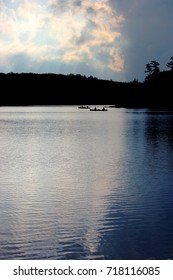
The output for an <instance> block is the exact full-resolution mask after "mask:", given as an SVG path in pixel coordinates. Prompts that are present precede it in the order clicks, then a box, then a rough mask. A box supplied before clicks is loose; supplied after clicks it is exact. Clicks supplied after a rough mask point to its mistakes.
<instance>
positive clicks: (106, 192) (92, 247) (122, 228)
mask: <svg viewBox="0 0 173 280" xmlns="http://www.w3.org/2000/svg"><path fill="white" fill-rule="evenodd" d="M172 201H173V115H172V112H162V111H151V110H150V111H149V110H133V109H115V108H109V109H108V111H107V112H90V111H89V110H79V109H78V108H77V107H76V106H69V107H68V106H66V107H65V106H59V107H18V108H17V107H1V108H0V259H75V260H77V259H168V258H169V259H172V258H173V203H172Z"/></svg>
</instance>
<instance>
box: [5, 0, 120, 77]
mask: <svg viewBox="0 0 173 280" xmlns="http://www.w3.org/2000/svg"><path fill="white" fill-rule="evenodd" d="M124 20H125V19H124V17H123V16H122V15H121V14H117V13H116V11H115V9H112V7H111V5H110V4H109V1H108V0H83V1H81V0H66V1H64V0H47V1H46V0H43V1H40V0H37V1H33V0H30V1H29V0H23V1H22V0H11V1H10V0H8V1H3V0H0V41H1V44H0V71H2V72H8V71H18V72H21V71H33V72H34V71H37V70H38V69H39V70H40V71H43V72H44V71H48V70H49V69H51V63H52V65H53V68H52V69H54V70H55V69H56V70H55V71H56V72H60V70H61V69H62V64H63V63H64V64H65V65H66V67H67V66H68V65H69V69H72V68H73V65H74V66H75V69H76V71H77V69H78V65H79V68H81V65H86V66H87V67H88V68H87V69H90V70H91V71H92V69H93V70H94V71H95V72H97V71H98V73H99V74H100V75H101V73H102V72H105V71H110V72H122V71H123V69H124V58H123V38H122V34H121V25H122V24H123V23H124ZM45 65H46V66H48V65H49V67H47V69H46V68H45ZM55 65H56V67H55ZM42 66H43V68H42V70H41V67H42ZM60 66H61V68H60ZM86 74H87V73H86ZM88 74H89V73H88Z"/></svg>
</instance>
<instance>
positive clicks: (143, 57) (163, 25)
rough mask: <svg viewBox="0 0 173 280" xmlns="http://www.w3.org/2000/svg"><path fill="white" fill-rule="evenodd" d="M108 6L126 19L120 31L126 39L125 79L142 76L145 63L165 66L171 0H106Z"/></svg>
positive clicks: (172, 20) (170, 45) (172, 41)
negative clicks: (157, 63) (154, 62)
mask: <svg viewBox="0 0 173 280" xmlns="http://www.w3.org/2000/svg"><path fill="white" fill-rule="evenodd" d="M109 5H110V6H111V7H112V9H113V10H114V9H115V10H116V11H117V12H118V13H120V14H123V15H124V17H125V18H126V21H124V24H123V25H122V26H121V33H123V35H124V38H126V46H125V44H124V48H123V50H124V52H123V54H124V60H125V64H126V69H125V70H126V79H127V80H132V79H133V78H137V79H139V80H141V81H143V80H144V77H145V65H146V63H148V62H150V61H151V60H157V61H159V63H160V64H161V68H162V69H165V65H166V62H168V61H169V59H170V57H171V56H172V54H173V53H172V50H173V37H172V25H173V17H172V12H173V2H172V0H165V1H162V0H152V1H146V0H140V1H138V0H131V1H126V0H116V1H114V0H109Z"/></svg>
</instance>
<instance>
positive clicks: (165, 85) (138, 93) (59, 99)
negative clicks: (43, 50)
mask: <svg viewBox="0 0 173 280" xmlns="http://www.w3.org/2000/svg"><path fill="white" fill-rule="evenodd" d="M167 67H169V68H170V70H169V71H160V70H159V63H158V62H156V61H152V62H151V63H148V64H147V65H146V71H145V72H146V73H147V76H146V78H145V81H144V82H142V83H141V82H138V81H137V80H136V79H134V81H132V82H125V83H123V82H115V81H109V80H101V79H98V78H95V77H92V76H90V77H85V76H82V75H73V74H70V75H62V74H52V73H50V74H49V73H47V74H35V73H21V74H18V73H8V74H4V73H0V85H1V97H0V106H27V105H81V104H83V105H86V104H90V105H94V104H95V105H99V104H100V105H116V106H117V107H126V108H144V107H145V108H146V107H147V108H148V107H150V108H168V109H170V108H171V109H173V101H172V100H173V99H172V87H173V58H171V61H170V62H169V63H168V64H167Z"/></svg>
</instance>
